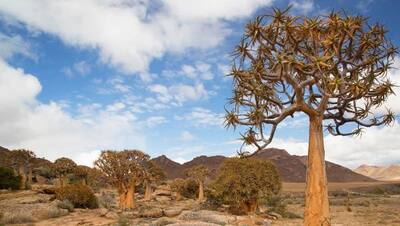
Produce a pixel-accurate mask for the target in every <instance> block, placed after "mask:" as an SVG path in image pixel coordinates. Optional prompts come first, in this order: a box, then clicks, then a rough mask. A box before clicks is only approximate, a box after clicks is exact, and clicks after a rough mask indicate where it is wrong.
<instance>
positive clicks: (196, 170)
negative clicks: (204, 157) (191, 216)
mask: <svg viewBox="0 0 400 226" xmlns="http://www.w3.org/2000/svg"><path fill="white" fill-rule="evenodd" d="M209 174H210V171H209V170H208V168H207V167H206V166H204V165H197V166H193V167H192V168H190V169H188V170H187V171H186V175H187V176H188V177H190V178H192V179H194V180H196V182H197V183H198V185H199V196H198V198H197V200H198V201H199V202H202V201H204V181H205V180H206V178H207V177H208V175H209Z"/></svg>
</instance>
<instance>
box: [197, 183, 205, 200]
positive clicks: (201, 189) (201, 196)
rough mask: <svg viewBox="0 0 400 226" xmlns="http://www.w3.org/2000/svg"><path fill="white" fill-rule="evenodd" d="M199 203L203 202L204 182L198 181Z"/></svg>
mask: <svg viewBox="0 0 400 226" xmlns="http://www.w3.org/2000/svg"><path fill="white" fill-rule="evenodd" d="M197 200H198V201H199V202H203V201H204V182H203V181H200V182H199V197H198V199H197Z"/></svg>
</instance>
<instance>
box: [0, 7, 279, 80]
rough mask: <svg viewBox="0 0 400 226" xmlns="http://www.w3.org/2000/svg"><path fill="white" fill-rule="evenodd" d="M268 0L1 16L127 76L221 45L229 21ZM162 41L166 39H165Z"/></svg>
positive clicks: (9, 11)
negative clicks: (91, 53)
mask: <svg viewBox="0 0 400 226" xmlns="http://www.w3.org/2000/svg"><path fill="white" fill-rule="evenodd" d="M270 3H271V1H268V0H237V1H229V0H220V1H214V0H206V1H196V0H192V1H176V0H167V1H148V0H144V1H143V0H141V1H126V0H102V1H97V0H84V1H52V0H42V1H35V0H27V1H23V2H22V1H14V2H12V3H10V2H7V1H0V12H2V13H3V14H4V15H5V16H6V17H8V18H10V19H11V20H16V21H19V22H20V23H21V24H24V25H26V27H27V28H28V29H30V30H32V29H33V30H37V31H41V32H45V33H49V34H52V35H55V36H57V37H59V38H60V39H61V40H62V41H63V42H65V43H66V44H68V45H72V46H77V47H80V48H85V49H95V50H98V53H99V58H100V60H101V61H102V62H103V63H107V64H110V65H112V66H114V67H116V68H118V69H120V70H121V71H123V72H126V73H134V72H146V71H147V69H148V66H149V63H150V62H151V61H152V60H153V59H154V58H160V57H162V56H163V55H164V54H165V53H167V52H169V53H177V52H183V51H185V50H186V49H188V48H197V49H204V48H210V47H214V46H216V45H217V44H219V43H220V42H221V41H222V40H223V39H224V38H225V37H226V36H227V35H228V34H230V32H231V30H230V29H229V23H228V22H229V20H237V19H238V18H243V17H246V16H249V15H250V14H252V13H253V12H254V11H255V10H256V9H257V8H259V7H261V6H267V5H269V4H270ZM159 37H162V38H159Z"/></svg>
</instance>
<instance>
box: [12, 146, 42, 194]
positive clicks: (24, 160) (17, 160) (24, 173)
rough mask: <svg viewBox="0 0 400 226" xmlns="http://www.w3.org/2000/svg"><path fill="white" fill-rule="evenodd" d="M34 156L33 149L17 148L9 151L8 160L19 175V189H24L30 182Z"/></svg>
mask: <svg viewBox="0 0 400 226" xmlns="http://www.w3.org/2000/svg"><path fill="white" fill-rule="evenodd" d="M34 158H36V155H35V153H34V152H33V151H29V150H26V149H17V150H12V151H11V152H10V156H9V161H10V164H11V166H12V168H13V169H14V172H17V174H18V175H19V176H21V183H20V189H25V188H26V187H27V183H26V182H28V185H31V184H32V160H33V159H34Z"/></svg>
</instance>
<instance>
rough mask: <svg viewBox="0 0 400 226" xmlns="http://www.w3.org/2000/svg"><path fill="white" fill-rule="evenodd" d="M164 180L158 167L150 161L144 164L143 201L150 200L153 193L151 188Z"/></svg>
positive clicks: (163, 175)
mask: <svg viewBox="0 0 400 226" xmlns="http://www.w3.org/2000/svg"><path fill="white" fill-rule="evenodd" d="M165 178H166V176H165V173H164V172H163V171H162V169H161V168H160V167H159V166H158V165H156V163H154V162H153V161H151V160H149V161H147V162H146V164H145V165H144V171H143V182H144V186H145V192H144V201H149V200H151V194H152V193H153V188H152V186H153V185H154V184H156V183H158V182H160V181H162V180H165Z"/></svg>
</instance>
